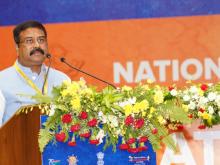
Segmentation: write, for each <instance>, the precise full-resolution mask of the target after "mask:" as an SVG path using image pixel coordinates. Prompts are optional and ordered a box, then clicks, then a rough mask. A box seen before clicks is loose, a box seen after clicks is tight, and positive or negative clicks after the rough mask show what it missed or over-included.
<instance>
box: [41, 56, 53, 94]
mask: <svg viewBox="0 0 220 165" xmlns="http://www.w3.org/2000/svg"><path fill="white" fill-rule="evenodd" d="M46 57H47V58H48V59H49V65H48V68H47V72H46V74H45V77H44V83H43V86H42V90H41V91H42V94H43V95H44V94H45V93H44V92H45V91H44V86H45V84H46V82H47V78H48V74H49V70H50V67H51V55H50V54H46Z"/></svg>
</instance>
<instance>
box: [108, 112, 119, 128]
mask: <svg viewBox="0 0 220 165" xmlns="http://www.w3.org/2000/svg"><path fill="white" fill-rule="evenodd" d="M107 118H108V122H109V123H110V126H111V127H118V120H117V117H116V116H113V115H108V117H107Z"/></svg>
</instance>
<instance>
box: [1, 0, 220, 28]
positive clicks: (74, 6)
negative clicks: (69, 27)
mask: <svg viewBox="0 0 220 165" xmlns="http://www.w3.org/2000/svg"><path fill="white" fill-rule="evenodd" d="M0 11H1V14H0V20H1V21H0V25H15V24H18V23H20V22H22V21H26V20H30V19H35V20H38V21H40V22H43V23H63V22H80V21H97V20H118V19H133V18H154V17H175V16H193V15H209V14H220V1H219V0H170V1H168V0H167V1H166V0H137V1H135V0H71V1H70V0H41V1H39V0H31V1H30V0H16V3H15V1H14V0H2V1H0Z"/></svg>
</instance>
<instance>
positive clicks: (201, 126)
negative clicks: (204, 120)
mask: <svg viewBox="0 0 220 165" xmlns="http://www.w3.org/2000/svg"><path fill="white" fill-rule="evenodd" d="M198 128H199V129H205V128H206V126H205V125H204V124H201V125H199V126H198Z"/></svg>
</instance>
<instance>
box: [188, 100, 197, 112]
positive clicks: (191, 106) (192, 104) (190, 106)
mask: <svg viewBox="0 0 220 165" xmlns="http://www.w3.org/2000/svg"><path fill="white" fill-rule="evenodd" d="M188 107H189V109H192V110H193V109H195V108H196V104H195V103H194V102H193V101H190V103H189V105H188Z"/></svg>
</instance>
